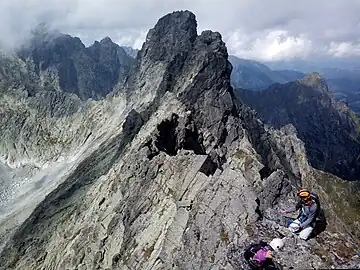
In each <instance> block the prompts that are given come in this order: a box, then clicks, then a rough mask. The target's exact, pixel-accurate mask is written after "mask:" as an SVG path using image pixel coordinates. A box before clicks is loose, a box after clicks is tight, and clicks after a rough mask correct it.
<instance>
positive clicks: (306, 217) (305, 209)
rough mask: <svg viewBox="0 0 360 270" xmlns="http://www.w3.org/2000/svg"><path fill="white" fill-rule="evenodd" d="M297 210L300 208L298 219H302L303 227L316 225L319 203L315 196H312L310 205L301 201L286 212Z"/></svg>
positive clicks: (301, 224)
mask: <svg viewBox="0 0 360 270" xmlns="http://www.w3.org/2000/svg"><path fill="white" fill-rule="evenodd" d="M297 210H300V211H299V215H298V217H297V219H298V220H299V221H300V227H301V228H306V227H309V226H311V227H314V226H315V221H316V216H317V212H318V205H317V203H316V201H315V199H314V198H312V197H311V204H310V205H307V204H304V203H303V202H302V201H299V202H298V203H297V204H296V205H295V207H291V208H289V209H287V210H286V212H287V213H290V212H295V211H297Z"/></svg>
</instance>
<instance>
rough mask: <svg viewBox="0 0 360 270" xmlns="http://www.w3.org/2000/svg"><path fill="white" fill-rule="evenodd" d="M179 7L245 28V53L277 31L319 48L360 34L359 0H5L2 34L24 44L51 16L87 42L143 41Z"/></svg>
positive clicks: (211, 21)
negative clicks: (34, 28)
mask: <svg viewBox="0 0 360 270" xmlns="http://www.w3.org/2000/svg"><path fill="white" fill-rule="evenodd" d="M179 9H189V10H191V11H193V12H194V13H195V15H196V16H197V20H198V24H199V30H204V29H212V30H214V31H219V32H220V33H221V34H222V35H223V37H224V39H225V41H227V40H226V38H228V37H230V36H231V35H233V34H234V33H236V32H238V33H241V35H243V40H242V45H241V46H243V47H241V51H242V53H243V54H246V50H244V49H246V48H247V49H248V50H252V46H254V44H255V43H256V42H257V43H256V44H257V45H256V46H257V48H258V49H261V50H263V49H264V48H263V46H259V44H258V43H261V40H262V38H265V39H266V36H267V35H268V34H269V33H270V34H271V33H272V32H273V31H285V32H286V33H287V35H289V36H291V37H306V38H307V39H308V40H309V41H311V44H312V50H313V51H314V52H320V51H322V50H326V48H328V47H329V46H330V43H331V42H333V43H334V42H335V43H341V42H346V43H351V44H358V42H359V40H360V21H359V16H358V14H360V1H358V0H302V1H289V0H271V1H270V0H222V1H219V0H173V1H169V0H151V1H150V0H148V1H139V0H122V1H119V0H101V1H100V0H97V1H95V0H62V1H58V0H47V1H40V0H31V1H28V0H2V1H0V25H1V26H0V40H1V44H3V45H6V46H7V47H12V46H15V45H18V44H19V43H20V42H22V41H24V40H25V39H26V37H27V33H29V31H30V29H31V28H32V27H34V26H35V25H36V24H38V23H40V22H42V21H46V22H47V23H49V24H50V25H51V26H53V27H55V28H58V29H59V30H60V31H62V32H66V33H70V34H73V35H78V36H79V37H80V38H81V39H82V40H84V42H85V43H87V44H89V43H92V42H93V41H94V40H98V39H101V38H102V37H105V36H110V37H111V38H112V39H113V40H115V41H122V42H125V43H127V44H125V45H133V44H134V43H135V42H137V44H139V37H143V36H144V34H143V32H144V31H148V29H149V28H151V27H153V26H154V24H155V23H156V21H157V20H158V19H159V18H160V17H161V16H163V15H165V14H166V13H168V12H171V11H174V10H179ZM266 40H267V41H268V42H270V41H269V40H268V39H266ZM270 43H271V42H270ZM270 43H269V44H270ZM231 45H232V46H229V47H234V48H235V47H239V46H237V45H236V44H231ZM235 45H236V46H235ZM348 48H352V47H351V46H348ZM253 53H254V49H253ZM284 55H288V54H284Z"/></svg>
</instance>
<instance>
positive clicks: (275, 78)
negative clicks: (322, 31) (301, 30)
mask: <svg viewBox="0 0 360 270" xmlns="http://www.w3.org/2000/svg"><path fill="white" fill-rule="evenodd" d="M229 60H230V62H231V64H232V65H233V67H234V68H233V72H232V74H231V81H232V85H233V86H234V87H235V88H243V89H248V90H255V91H259V90H264V89H266V88H268V87H269V86H270V85H272V84H276V83H280V84H284V83H287V82H292V81H295V80H297V79H300V78H303V77H304V76H305V75H306V74H309V73H313V72H316V73H319V74H320V75H321V76H322V77H323V78H324V79H325V81H326V83H327V84H328V85H329V87H330V89H331V92H332V95H333V96H334V98H335V99H336V100H339V101H344V102H345V103H346V104H347V105H348V106H349V107H350V108H351V109H352V110H353V111H354V112H355V113H357V114H360V87H359V85H360V66H356V65H354V64H352V65H351V63H346V62H345V63H343V62H339V63H336V62H335V63H332V62H328V61H320V63H313V62H310V61H305V60H303V61H300V60H297V61H295V60H293V61H291V60H288V61H278V62H275V61H274V62H269V61H267V62H264V63H261V62H258V61H254V60H248V59H242V58H238V57H236V56H230V57H229ZM341 64H343V66H342V65H341Z"/></svg>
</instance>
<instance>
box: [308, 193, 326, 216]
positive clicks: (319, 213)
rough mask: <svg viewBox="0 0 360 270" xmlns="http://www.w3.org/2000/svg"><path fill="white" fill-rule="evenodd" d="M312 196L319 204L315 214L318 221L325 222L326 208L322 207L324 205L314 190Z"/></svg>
mask: <svg viewBox="0 0 360 270" xmlns="http://www.w3.org/2000/svg"><path fill="white" fill-rule="evenodd" d="M310 196H311V198H312V199H313V200H314V201H315V203H316V204H317V206H318V207H317V211H316V216H315V220H316V222H324V221H325V212H324V209H322V207H321V204H320V199H319V196H318V195H317V194H315V193H312V192H311V193H310Z"/></svg>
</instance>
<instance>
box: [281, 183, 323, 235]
mask: <svg viewBox="0 0 360 270" xmlns="http://www.w3.org/2000/svg"><path fill="white" fill-rule="evenodd" d="M297 196H298V197H299V198H300V200H299V202H298V203H297V204H296V206H294V207H291V208H289V209H286V210H280V211H279V213H280V214H285V213H291V212H295V211H297V210H299V215H298V217H297V218H296V219H295V220H294V221H292V222H291V224H290V225H289V227H288V228H289V230H290V231H291V232H293V233H299V238H300V239H303V240H308V239H309V237H310V235H311V233H312V232H313V229H314V227H315V223H316V219H317V217H318V216H319V213H320V202H319V199H318V197H317V195H316V194H314V193H311V192H310V191H309V190H307V189H305V188H301V189H300V190H299V191H298V192H297Z"/></svg>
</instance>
